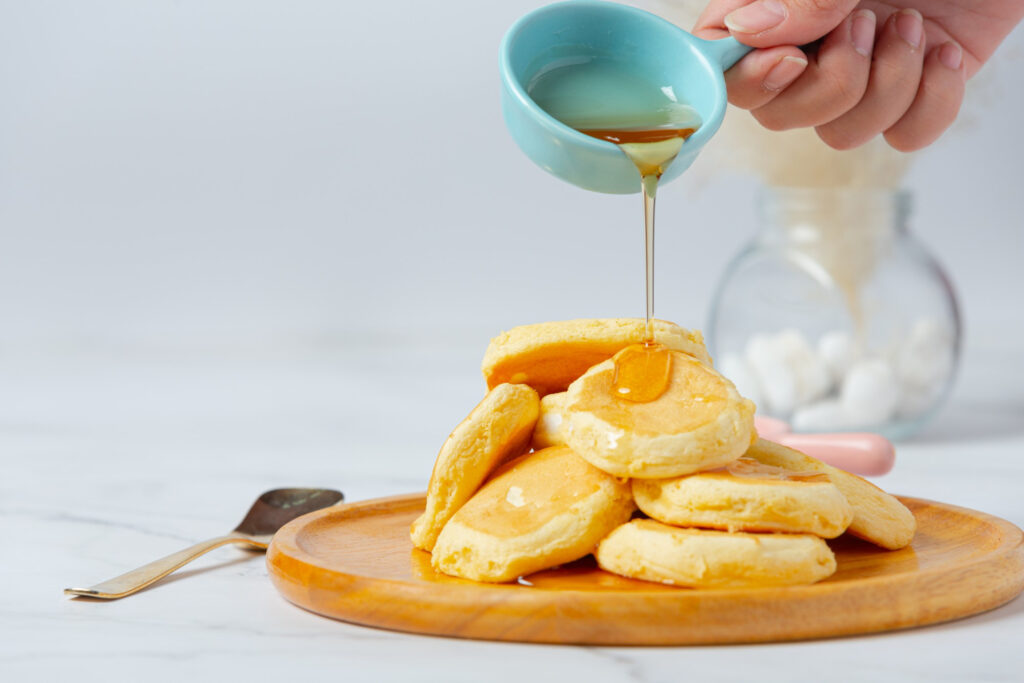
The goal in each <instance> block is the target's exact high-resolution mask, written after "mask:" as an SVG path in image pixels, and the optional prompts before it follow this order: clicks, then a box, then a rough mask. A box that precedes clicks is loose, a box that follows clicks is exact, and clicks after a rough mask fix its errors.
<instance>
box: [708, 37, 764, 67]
mask: <svg viewBox="0 0 1024 683" xmlns="http://www.w3.org/2000/svg"><path fill="white" fill-rule="evenodd" d="M701 43H703V48H704V53H705V54H706V55H707V56H708V57H709V58H710V59H711V61H712V62H716V63H718V64H719V65H720V66H721V67H722V71H728V70H729V67H731V66H732V65H733V64H735V63H736V62H738V61H740V59H741V58H742V57H743V55H745V54H747V53H748V52H750V51H751V50H753V49H754V48H752V47H750V46H749V45H744V44H743V43H741V42H740V41H738V40H736V39H735V38H733V37H731V36H730V37H728V38H722V39H721V40H701Z"/></svg>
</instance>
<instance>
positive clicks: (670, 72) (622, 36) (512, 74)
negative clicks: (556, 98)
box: [500, 0, 751, 194]
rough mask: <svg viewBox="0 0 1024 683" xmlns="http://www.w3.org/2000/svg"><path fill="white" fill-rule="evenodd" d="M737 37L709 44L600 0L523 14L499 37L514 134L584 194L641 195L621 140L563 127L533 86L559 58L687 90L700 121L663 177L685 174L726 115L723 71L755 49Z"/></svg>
mask: <svg viewBox="0 0 1024 683" xmlns="http://www.w3.org/2000/svg"><path fill="white" fill-rule="evenodd" d="M750 49H751V48H750V47H748V46H746V45H743V44H742V43H740V42H738V41H737V40H735V39H733V38H724V39H722V40H714V41H711V40H702V39H700V38H697V37H695V36H693V35H691V34H689V33H687V32H686V31H684V30H682V29H681V28H679V27H677V26H675V25H674V24H671V23H669V22H667V21H665V20H664V19H661V18H660V17H657V16H655V15H653V14H651V13H649V12H645V11H643V10H639V9H636V8H634V7H628V6H626V5H619V4H616V3H612V2H597V1H594V0H569V2H561V3H558V4H554V5H548V6H546V7H542V8H540V9H537V10H534V11H533V12H530V13H529V14H527V15H525V16H523V17H522V18H520V19H519V20H518V21H517V22H516V23H515V24H513V25H512V27H511V28H510V29H509V30H508V33H506V34H505V38H504V40H502V43H501V56H500V69H501V84H502V91H501V108H502V113H503V115H504V117H505V125H506V126H507V127H508V130H509V132H510V133H512V138H513V139H514V140H515V141H516V144H517V145H519V147H520V149H522V150H523V151H524V152H526V155H527V156H528V157H530V159H532V160H533V161H534V162H535V163H536V164H537V165H538V166H540V167H541V168H543V169H544V170H545V171H547V172H549V173H551V174H552V175H555V176H557V177H559V178H561V179H562V180H565V181H568V182H570V183H572V184H573V185H577V186H579V187H582V188H583V189H586V190H593V191H594V192H607V193H611V194H631V193H635V192H639V191H640V178H639V175H638V173H637V169H636V166H635V165H634V164H633V162H632V161H630V160H629V159H628V158H627V157H626V156H625V154H623V153H622V150H620V149H619V148H618V146H617V145H615V144H614V143H611V142H606V141H604V140H598V139H597V138H593V137H590V136H589V135H585V134H584V133H580V132H579V131H577V130H575V129H573V128H571V127H569V126H567V125H565V124H564V123H562V122H560V121H558V120H557V119H555V118H554V117H553V116H551V115H549V114H548V113H547V112H545V111H544V110H543V109H541V107H540V106H538V105H537V103H536V102H534V101H533V99H531V98H530V96H529V94H528V93H527V86H528V84H529V83H530V82H531V79H533V78H534V77H535V76H536V75H537V74H538V73H540V72H542V71H544V70H545V69H547V68H550V66H551V65H552V64H554V63H556V62H564V61H565V60H571V59H574V58H581V59H588V58H591V57H593V56H594V55H602V56H606V57H610V58H612V59H614V60H616V61H617V62H619V63H622V64H624V65H627V66H628V67H629V68H630V69H631V70H633V71H635V72H636V73H639V74H643V75H644V77H645V78H647V79H649V80H653V81H655V82H657V83H658V84H660V85H664V86H671V87H672V88H673V89H674V91H675V92H677V93H681V94H683V96H684V97H685V100H686V103H687V104H689V105H690V106H692V107H694V109H696V110H697V112H698V113H699V114H700V117H701V120H702V122H703V123H702V125H701V127H700V128H699V129H698V130H697V132H696V133H694V134H693V135H692V136H691V137H690V138H689V139H687V141H686V143H685V144H684V145H683V147H682V150H681V151H680V152H679V155H678V156H677V157H676V159H675V161H673V162H672V164H671V165H670V166H669V167H668V169H667V170H666V172H665V174H664V176H662V178H661V183H665V182H668V181H669V180H672V179H673V178H675V177H677V176H678V175H679V174H681V173H682V172H683V171H685V170H686V169H687V168H688V167H689V166H690V164H692V163H693V160H694V159H695V158H696V157H697V154H698V153H699V152H700V150H701V149H702V148H703V147H704V144H705V143H706V142H707V141H708V140H709V139H710V138H711V136H712V135H714V134H715V131H717V130H718V127H719V126H720V125H721V124H722V117H723V116H724V115H725V108H726V91H725V79H724V78H723V76H722V74H723V72H725V70H726V69H728V68H729V67H731V66H732V65H733V64H735V63H736V62H737V61H739V59H740V58H741V57H742V56H743V55H745V54H746V53H747V52H749V51H750Z"/></svg>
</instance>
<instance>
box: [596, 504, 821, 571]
mask: <svg viewBox="0 0 1024 683" xmlns="http://www.w3.org/2000/svg"><path fill="white" fill-rule="evenodd" d="M595 555H596V556H597V563H598V565H600V566H601V568H602V569H604V570H605V571H609V572H612V573H614V574H620V575H622V576H628V577H630V578H634V579H643V580H645V581H657V582H659V583H666V584H671V585H676V586H687V587H691V588H743V587H752V586H797V585H801V584H808V583H814V582H815V581H820V580H821V579H824V578H825V577H827V576H830V575H832V573H833V572H835V570H836V559H835V556H834V555H833V554H832V551H831V550H830V549H829V547H828V545H827V544H826V543H825V541H823V540H821V539H820V538H818V537H817V536H812V535H810V534H747V533H727V532H724V531H707V530H704V529H680V528H677V527H673V526H669V525H667V524H662V523H661V522H657V521H654V520H653V519H634V520H633V521H632V522H629V523H628V524H624V525H622V526H621V527H619V528H618V529H616V530H615V531H613V532H612V533H611V534H609V535H608V537H607V538H605V539H604V540H603V541H601V544H600V545H599V546H598V548H597V552H596V553H595Z"/></svg>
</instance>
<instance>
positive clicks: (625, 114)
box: [527, 57, 701, 403]
mask: <svg viewBox="0 0 1024 683" xmlns="http://www.w3.org/2000/svg"><path fill="white" fill-rule="evenodd" d="M527 90H528V92H529V93H530V96H531V97H533V99H534V101H535V102H537V104H539V105H540V106H541V107H543V108H544V110H545V111H547V112H548V113H549V114H551V115H552V116H554V117H555V118H556V119H558V120H559V121H561V122H562V123H564V124H566V125H569V126H572V127H573V128H575V129H576V130H578V131H580V132H581V133H585V134H586V135H589V136H591V137H594V138H597V139H599V140H605V141H607V142H611V143H614V144H616V145H618V146H619V149H621V150H622V152H623V154H625V155H626V156H627V157H628V158H629V159H630V161H632V162H633V163H634V164H635V165H636V168H637V171H638V172H639V175H640V187H641V191H642V194H643V202H644V274H645V280H644V284H645V293H646V299H645V309H644V310H645V319H646V326H645V328H644V329H645V334H644V342H643V343H642V344H637V345H634V346H631V347H629V348H627V349H625V350H623V351H622V352H620V353H619V354H617V355H616V356H615V379H614V380H613V382H612V392H613V395H614V396H616V397H617V398H622V399H625V400H628V401H633V402H637V403H644V402H648V401H653V400H655V399H656V398H658V397H659V396H661V395H662V394H663V393H665V390H666V389H667V388H668V382H669V379H670V378H671V375H672V356H671V354H670V353H669V351H668V349H666V348H665V347H663V346H662V345H660V344H656V343H655V342H654V330H653V327H652V322H651V321H652V319H653V318H654V199H655V196H656V195H657V190H658V179H659V178H661V176H662V174H663V173H664V172H665V169H667V168H668V166H669V164H671V163H672V161H673V160H674V159H675V158H676V156H677V155H678V154H679V150H680V149H682V146H683V142H685V141H686V139H687V138H688V137H690V136H691V135H693V133H694V132H696V130H697V129H698V128H699V127H700V124H701V120H700V116H699V115H698V114H697V112H696V110H694V109H693V107H690V106H689V105H687V104H684V103H683V102H680V101H679V98H678V97H677V96H676V93H675V90H674V89H673V87H672V86H671V85H659V84H657V83H656V82H654V81H651V80H649V79H647V78H645V77H644V75H642V74H638V73H636V72H634V71H631V70H629V69H628V68H627V67H625V66H624V65H622V64H618V63H616V62H614V61H611V60H609V59H605V58H600V57H592V58H586V57H577V58H573V59H569V60H565V61H562V62H556V63H554V64H553V65H552V66H550V67H548V68H547V69H545V70H543V71H541V72H540V73H538V74H537V76H535V77H534V78H533V80H532V81H531V82H530V84H529V86H528V88H527Z"/></svg>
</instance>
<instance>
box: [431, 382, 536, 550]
mask: <svg viewBox="0 0 1024 683" xmlns="http://www.w3.org/2000/svg"><path fill="white" fill-rule="evenodd" d="M539 412H540V399H539V398H538V397H537V392H536V391H534V390H533V389H531V388H530V387H528V386H526V385H525V384H500V385H498V386H496V387H494V388H493V389H491V390H490V391H489V392H488V393H487V395H486V396H484V399H483V400H482V401H480V403H479V404H478V405H477V406H476V407H475V408H473V410H472V412H470V414H469V416H467V417H466V419H465V420H463V421H462V423H461V424H459V426H458V427H456V428H455V430H454V431H453V432H452V433H451V435H450V436H449V437H448V439H447V440H446V441H445V442H444V445H443V446H441V451H440V452H439V453H438V454H437V460H435V461H434V471H433V472H432V473H431V475H430V484H429V485H428V487H427V507H426V510H425V511H424V512H423V514H422V515H421V516H420V517H419V518H418V519H417V520H416V521H415V522H413V523H412V534H411V535H412V542H413V545H415V546H416V547H417V548H422V549H423V550H431V549H432V548H433V547H434V543H435V541H437V536H438V534H440V533H441V529H442V528H443V527H444V525H445V524H446V523H447V522H448V520H449V519H450V518H451V516H452V515H454V514H455V512H456V511H457V510H458V509H459V508H460V507H462V504H463V503H465V502H466V501H467V500H469V499H470V497H471V496H472V495H473V494H474V493H476V491H477V489H478V488H480V484H481V483H483V481H484V479H486V478H487V476H488V475H490V474H491V472H493V471H494V469H495V468H496V467H497V466H498V465H500V464H502V463H503V462H505V461H507V460H510V459H512V458H515V457H516V456H519V455H521V454H522V453H523V452H524V451H526V450H527V448H528V447H529V443H530V436H531V435H532V434H533V427H534V424H535V423H536V422H537V415H538V414H539Z"/></svg>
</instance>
